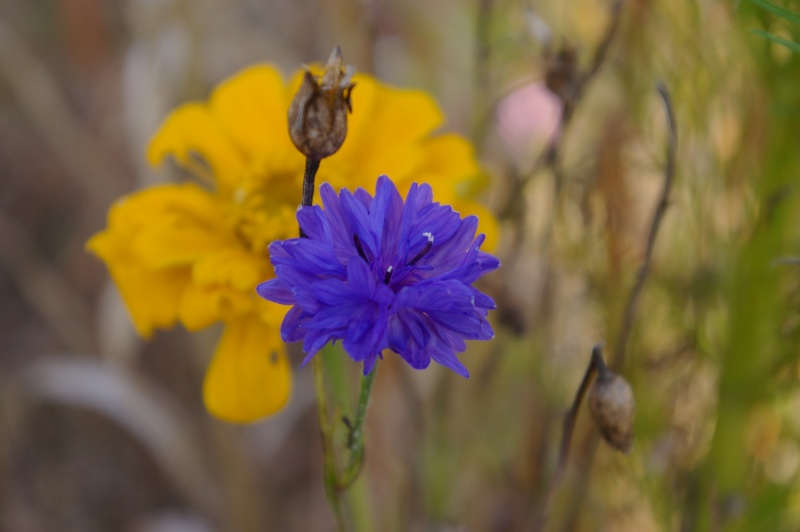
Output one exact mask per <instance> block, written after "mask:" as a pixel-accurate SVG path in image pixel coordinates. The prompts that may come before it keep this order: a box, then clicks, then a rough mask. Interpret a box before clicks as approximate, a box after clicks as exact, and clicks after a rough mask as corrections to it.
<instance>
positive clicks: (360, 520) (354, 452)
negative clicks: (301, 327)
mask: <svg viewBox="0 0 800 532" xmlns="http://www.w3.org/2000/svg"><path fill="white" fill-rule="evenodd" d="M331 354H333V355H338V354H339V353H331ZM325 366H327V367H328V368H329V369H331V368H330V366H331V362H330V360H329V361H328V363H327V364H324V363H323V360H322V356H316V357H314V359H313V360H312V367H313V370H314V385H315V388H316V394H317V416H318V418H319V427H320V435H321V437H322V450H323V479H324V482H325V494H326V496H327V498H328V503H329V504H330V506H331V509H332V510H333V514H334V517H335V518H336V524H337V527H338V529H339V530H347V526H346V524H345V518H344V505H345V494H347V493H349V495H350V497H348V499H349V500H348V501H347V502H348V503H349V504H348V506H349V508H350V513H351V514H352V515H351V517H352V521H353V522H355V523H357V524H358V526H357V527H356V528H357V529H363V530H368V529H369V521H370V519H369V513H368V505H367V503H366V498H367V495H368V491H367V490H365V489H363V486H362V487H361V489H354V490H350V488H351V487H353V485H354V483H355V482H356V480H357V479H358V478H359V475H360V473H361V466H362V464H363V462H364V421H365V420H366V416H367V405H368V404H369V396H370V393H371V391H372V384H373V382H374V381H375V375H376V374H377V369H378V368H377V365H376V366H375V367H374V368H373V369H372V371H371V372H370V373H369V375H362V377H361V389H360V392H359V397H358V403H357V404H356V409H355V417H354V420H353V421H352V422H351V421H350V420H349V418H348V417H346V416H345V417H343V418H342V419H343V422H344V424H345V425H346V427H347V446H346V449H347V451H348V454H349V457H348V460H347V466H346V467H345V468H344V470H343V471H341V472H340V471H339V468H338V466H337V456H336V449H335V444H334V432H335V430H334V426H333V424H332V423H331V418H330V412H331V410H330V407H329V397H328V390H327V387H326V385H325V373H326V372H325V371H324V367H325ZM327 373H328V374H329V375H330V376H331V377H332V378H333V379H334V380H335V381H337V382H334V383H333V385H332V389H333V396H334V397H333V398H332V403H333V404H334V405H335V406H334V408H333V411H334V412H335V411H336V410H338V404H342V403H345V402H347V399H346V398H345V397H344V396H345V395H346V390H347V386H346V385H345V383H344V382H342V380H343V377H344V375H343V374H342V372H339V371H336V370H335V368H334V369H332V370H331V371H328V372H327Z"/></svg>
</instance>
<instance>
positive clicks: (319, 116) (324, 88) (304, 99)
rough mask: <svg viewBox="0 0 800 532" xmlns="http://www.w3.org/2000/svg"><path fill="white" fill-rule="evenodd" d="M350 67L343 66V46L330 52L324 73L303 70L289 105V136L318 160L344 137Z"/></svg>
mask: <svg viewBox="0 0 800 532" xmlns="http://www.w3.org/2000/svg"><path fill="white" fill-rule="evenodd" d="M352 79H353V68H352V67H350V66H348V67H344V66H343V59H342V50H341V49H340V48H339V47H338V46H337V47H336V48H334V49H333V52H331V55H330V57H329V58H328V63H327V64H326V65H325V73H324V74H323V75H322V77H321V78H317V77H316V76H314V75H313V74H312V73H311V72H309V71H308V70H306V73H305V76H304V77H303V83H302V84H301V85H300V88H299V89H298V90H297V94H295V96H294V100H292V105H291V106H290V107H289V136H290V137H291V138H292V142H293V143H294V145H295V147H296V148H297V149H298V150H300V152H302V153H303V155H305V156H306V157H309V158H311V159H316V160H320V159H323V158H325V157H328V156H329V155H333V154H334V153H336V152H337V151H338V150H339V148H340V147H341V146H342V143H344V139H345V137H347V113H348V112H352V106H351V104H350V92H351V91H352V89H353V86H354V84H353V82H352Z"/></svg>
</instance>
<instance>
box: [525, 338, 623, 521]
mask: <svg viewBox="0 0 800 532" xmlns="http://www.w3.org/2000/svg"><path fill="white" fill-rule="evenodd" d="M607 371H608V368H607V367H606V363H605V361H604V360H603V345H602V344H598V345H596V346H594V348H592V357H591V359H590V360H589V365H588V366H587V368H586V373H584V374H583V380H581V384H580V386H578V391H577V392H576V393H575V399H574V400H573V401H572V406H571V407H570V409H569V411H567V414H566V416H564V431H563V432H562V433H561V446H560V447H559V451H558V462H557V463H556V469H555V472H554V473H553V478H552V479H551V480H550V486H549V487H548V489H547V494H546V495H545V498H544V503H543V504H542V506H541V508H540V510H539V514H538V516H537V517H536V521H535V525H534V526H533V530H541V529H542V527H543V526H544V523H545V520H546V519H547V514H548V513H549V509H550V506H551V504H552V502H553V497H554V496H555V493H556V491H557V490H558V486H559V485H560V484H561V479H562V478H563V476H564V471H565V470H566V468H567V458H568V457H569V449H570V447H571V445H572V433H573V432H574V430H575V421H576V420H577V419H578V411H579V410H580V408H581V403H583V398H584V397H585V396H586V392H587V391H588V390H589V385H590V384H591V383H592V379H593V378H594V376H595V373H598V372H599V373H600V375H601V376H602V375H603V374H605V373H606V372H607Z"/></svg>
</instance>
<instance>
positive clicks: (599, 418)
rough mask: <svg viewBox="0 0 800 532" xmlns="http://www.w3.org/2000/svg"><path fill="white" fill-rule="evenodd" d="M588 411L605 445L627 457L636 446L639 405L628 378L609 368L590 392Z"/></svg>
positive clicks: (601, 372) (596, 381)
mask: <svg viewBox="0 0 800 532" xmlns="http://www.w3.org/2000/svg"><path fill="white" fill-rule="evenodd" d="M589 410H590V411H591V412H592V417H593V418H594V420H595V422H596V423H597V426H598V428H599V429H600V433H601V434H602V435H603V438H604V439H605V440H606V442H608V444H609V445H610V446H611V447H613V448H614V449H616V450H617V451H622V452H623V453H626V454H627V453H628V452H629V451H630V450H631V446H632V445H633V417H634V412H635V410H636V406H635V404H634V400H633V391H632V390H631V387H630V385H629V384H628V383H627V382H626V381H625V379H623V378H622V377H620V376H619V375H617V374H615V373H612V372H611V371H609V370H607V369H603V370H602V371H600V374H599V375H598V377H597V380H595V382H594V384H593V385H592V389H591V391H590V392H589Z"/></svg>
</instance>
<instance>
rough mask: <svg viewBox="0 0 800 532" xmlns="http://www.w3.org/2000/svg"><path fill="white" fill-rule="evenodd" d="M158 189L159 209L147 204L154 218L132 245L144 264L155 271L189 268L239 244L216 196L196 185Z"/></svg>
mask: <svg viewBox="0 0 800 532" xmlns="http://www.w3.org/2000/svg"><path fill="white" fill-rule="evenodd" d="M154 188H155V189H157V190H158V192H159V193H160V194H159V198H158V200H159V208H158V209H153V208H152V207H151V206H148V205H145V207H149V209H148V210H149V211H151V213H152V216H151V217H150V218H149V219H148V220H147V223H146V224H143V225H142V227H141V229H140V230H139V231H138V232H137V233H136V234H135V236H134V238H133V240H132V241H131V242H130V244H129V245H131V247H132V248H133V251H134V253H135V254H136V256H137V257H138V258H139V260H140V261H141V262H142V264H143V265H145V266H146V267H148V268H152V269H159V268H165V267H169V266H176V265H187V264H191V263H192V262H194V261H196V260H198V259H200V258H202V257H204V256H205V255H208V254H209V253H214V252H216V251H218V250H219V249H220V248H225V247H232V246H237V245H238V243H237V242H236V240H235V237H234V235H233V234H232V233H231V231H230V230H229V229H228V228H227V227H226V226H225V222H224V218H223V216H222V213H221V212H220V209H219V202H218V201H217V200H216V199H215V198H214V196H212V195H211V194H209V193H208V192H206V191H205V190H203V189H202V188H200V187H198V186H196V185H192V184H185V185H165V186H161V187H154ZM151 197H152V193H151ZM140 203H142V202H140Z"/></svg>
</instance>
